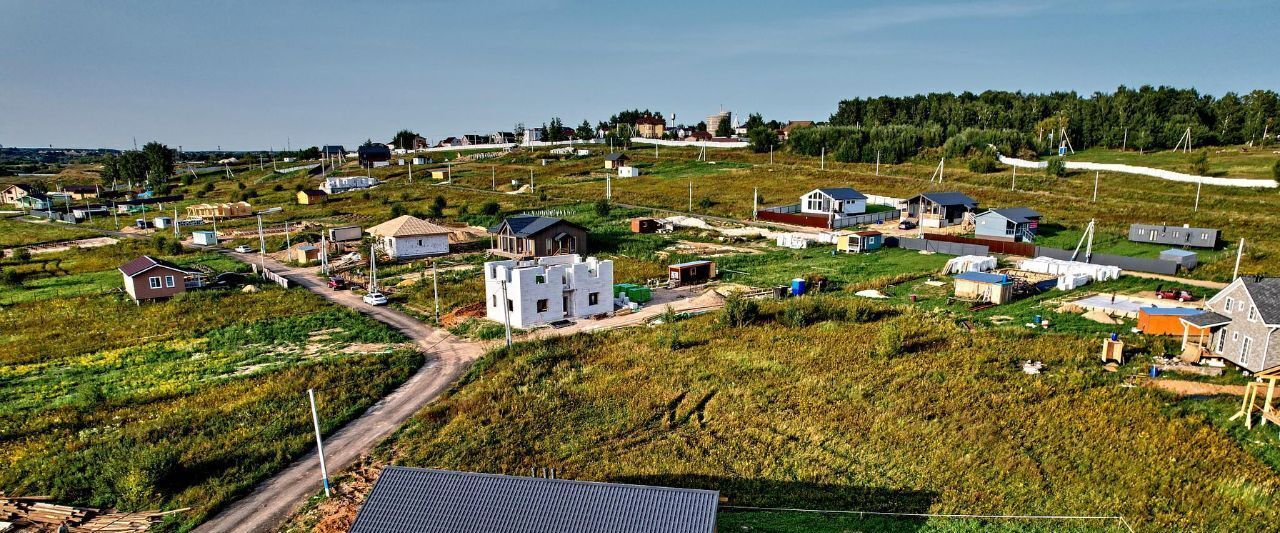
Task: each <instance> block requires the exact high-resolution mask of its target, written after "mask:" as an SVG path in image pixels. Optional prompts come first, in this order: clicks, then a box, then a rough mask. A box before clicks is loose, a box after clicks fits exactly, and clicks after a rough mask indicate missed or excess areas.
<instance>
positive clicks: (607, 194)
mask: <svg viewBox="0 0 1280 533" xmlns="http://www.w3.org/2000/svg"><path fill="white" fill-rule="evenodd" d="M604 199H605V200H611V199H613V175H611V174H605V176H604Z"/></svg>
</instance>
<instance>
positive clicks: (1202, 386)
mask: <svg viewBox="0 0 1280 533" xmlns="http://www.w3.org/2000/svg"><path fill="white" fill-rule="evenodd" d="M1142 386H1144V387H1149V388H1152V389H1160V390H1163V391H1168V392H1172V393H1174V394H1177V395H1178V396H1217V395H1220V394H1221V395H1228V396H1244V388H1245V387H1244V385H1218V384H1215V383H1202V382H1199V381H1186V380H1181V379H1151V380H1147V381H1144V382H1143V383H1142Z"/></svg>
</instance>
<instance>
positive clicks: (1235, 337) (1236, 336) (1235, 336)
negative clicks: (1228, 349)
mask: <svg viewBox="0 0 1280 533" xmlns="http://www.w3.org/2000/svg"><path fill="white" fill-rule="evenodd" d="M1238 340H1240V332H1239V331H1232V332H1231V342H1235V341H1238Z"/></svg>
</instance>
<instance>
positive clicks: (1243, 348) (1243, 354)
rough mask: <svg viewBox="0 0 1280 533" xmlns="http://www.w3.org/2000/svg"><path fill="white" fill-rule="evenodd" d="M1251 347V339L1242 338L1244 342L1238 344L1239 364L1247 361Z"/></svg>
mask: <svg viewBox="0 0 1280 533" xmlns="http://www.w3.org/2000/svg"><path fill="white" fill-rule="evenodd" d="M1252 347H1253V339H1250V338H1249V337H1245V338H1244V342H1241V343H1240V363H1241V364H1243V363H1245V362H1246V361H1248V359H1249V349H1250V348H1252Z"/></svg>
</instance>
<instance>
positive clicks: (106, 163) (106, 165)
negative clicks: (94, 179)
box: [99, 154, 120, 186]
mask: <svg viewBox="0 0 1280 533" xmlns="http://www.w3.org/2000/svg"><path fill="white" fill-rule="evenodd" d="M119 165H120V156H117V155H115V154H107V155H105V156H102V172H101V173H100V174H99V176H101V178H102V184H103V185H106V186H110V185H111V184H113V183H115V182H116V181H117V180H119V179H120V168H119Z"/></svg>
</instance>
